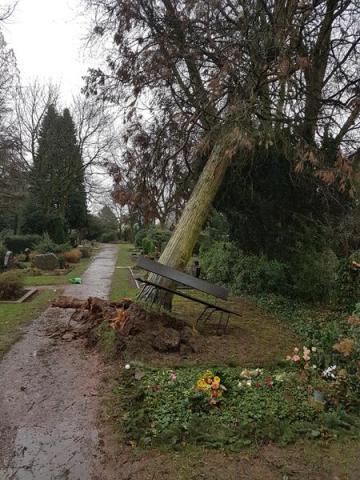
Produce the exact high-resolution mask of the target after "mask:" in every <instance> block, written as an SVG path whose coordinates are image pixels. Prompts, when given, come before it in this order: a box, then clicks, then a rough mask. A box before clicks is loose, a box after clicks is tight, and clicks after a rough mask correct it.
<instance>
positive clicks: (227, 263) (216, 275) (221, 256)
mask: <svg viewBox="0 0 360 480" xmlns="http://www.w3.org/2000/svg"><path fill="white" fill-rule="evenodd" d="M238 258H239V250H238V249H237V248H236V247H235V246H234V244H232V243H230V242H221V241H220V242H213V243H212V244H211V245H210V247H209V248H208V249H205V248H204V247H202V248H200V266H201V271H202V272H203V275H202V276H204V277H205V278H206V279H207V280H209V282H214V283H222V284H226V285H229V284H230V283H231V282H232V280H233V278H234V272H235V265H236V263H237V261H238Z"/></svg>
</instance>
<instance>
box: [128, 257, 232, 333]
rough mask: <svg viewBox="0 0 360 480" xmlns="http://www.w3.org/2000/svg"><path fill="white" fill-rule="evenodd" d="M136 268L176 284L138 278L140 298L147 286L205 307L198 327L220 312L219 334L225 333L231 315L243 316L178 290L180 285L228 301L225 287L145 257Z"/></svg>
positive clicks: (197, 323) (139, 260) (139, 259)
mask: <svg viewBox="0 0 360 480" xmlns="http://www.w3.org/2000/svg"><path fill="white" fill-rule="evenodd" d="M136 267H138V268H140V269H142V270H146V271H147V272H150V273H154V274H155V275H158V276H159V277H163V278H166V279H167V280H171V281H172V282H174V283H175V288H171V287H165V286H163V285H159V284H158V283H156V282H153V281H150V280H148V279H146V278H141V277H136V280H138V281H139V282H141V283H142V284H143V288H142V289H141V291H140V292H139V294H138V296H140V295H141V294H142V292H143V291H144V289H145V288H146V286H147V285H150V286H151V287H154V288H156V289H158V290H164V291H166V292H169V293H172V294H173V295H178V296H179V297H182V298H186V299H188V300H191V301H193V302H197V303H200V304H202V305H204V309H203V310H202V312H201V313H200V315H199V316H198V318H197V319H196V325H200V324H201V323H202V324H206V323H207V322H208V321H209V320H210V319H211V317H212V316H213V314H214V313H216V312H219V313H220V316H219V320H218V325H217V332H218V333H219V332H220V330H221V329H222V330H223V331H224V332H225V331H226V330H227V327H228V324H229V319H230V317H231V315H236V316H238V317H240V316H241V315H240V314H239V313H236V312H234V311H232V310H229V309H228V308H225V307H223V306H222V305H218V304H216V300H215V302H210V301H207V300H203V299H201V298H197V297H194V296H192V295H189V294H187V293H184V292H183V291H181V290H179V289H176V285H179V286H183V287H186V288H190V289H192V290H196V291H199V292H202V293H206V294H208V295H211V296H213V297H215V299H216V298H219V299H221V300H227V299H228V296H229V291H228V289H226V288H224V287H221V286H219V285H214V284H212V283H210V282H207V281H206V280H203V279H201V278H197V277H193V276H192V275H189V274H187V273H184V272H180V271H179V270H175V269H174V268H171V267H168V266H166V265H163V264H162V263H159V262H154V261H153V260H150V259H148V258H146V257H143V256H140V257H139V258H138V259H137V262H136ZM148 295H149V297H150V295H151V292H149V294H148ZM145 300H146V296H145ZM154 300H155V298H154V297H153V298H152V303H153V302H154Z"/></svg>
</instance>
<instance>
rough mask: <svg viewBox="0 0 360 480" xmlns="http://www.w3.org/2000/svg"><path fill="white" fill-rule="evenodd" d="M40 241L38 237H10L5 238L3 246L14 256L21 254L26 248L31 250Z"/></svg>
mask: <svg viewBox="0 0 360 480" xmlns="http://www.w3.org/2000/svg"><path fill="white" fill-rule="evenodd" d="M40 241H41V236H40V235H35V234H34V235H30V234H29V235H11V236H8V237H6V238H5V240H4V244H5V246H6V248H7V249H8V250H11V251H12V252H13V253H14V254H17V253H22V252H23V251H24V250H25V249H26V248H30V249H32V248H33V247H34V245H36V244H37V243H39V242H40Z"/></svg>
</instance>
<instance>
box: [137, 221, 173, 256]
mask: <svg viewBox="0 0 360 480" xmlns="http://www.w3.org/2000/svg"><path fill="white" fill-rule="evenodd" d="M170 237H171V231H170V230H168V229H166V228H161V227H159V226H157V225H150V226H149V227H148V228H146V229H141V230H139V231H138V232H137V234H136V235H135V245H136V246H137V247H138V248H144V247H143V241H144V239H145V238H147V239H149V240H151V241H152V242H153V244H154V250H152V251H155V250H159V251H160V252H161V251H162V250H163V249H164V248H165V246H166V244H167V242H168V241H169V239H170Z"/></svg>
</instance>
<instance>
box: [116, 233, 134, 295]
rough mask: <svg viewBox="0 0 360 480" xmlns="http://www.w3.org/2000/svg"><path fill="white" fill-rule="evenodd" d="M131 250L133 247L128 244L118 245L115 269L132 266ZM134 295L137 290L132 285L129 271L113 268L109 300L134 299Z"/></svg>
mask: <svg viewBox="0 0 360 480" xmlns="http://www.w3.org/2000/svg"><path fill="white" fill-rule="evenodd" d="M132 248H134V245H132V244H130V243H120V244H119V253H118V258H117V262H116V267H129V266H133V265H134V260H133V259H132V258H131V255H130V250H131V249H132ZM136 293H137V289H136V287H135V285H134V281H133V279H132V278H131V274H130V271H129V269H127V268H115V272H114V276H113V280H112V286H111V292H110V300H119V299H120V298H123V297H129V298H134V296H135V295H136Z"/></svg>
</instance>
